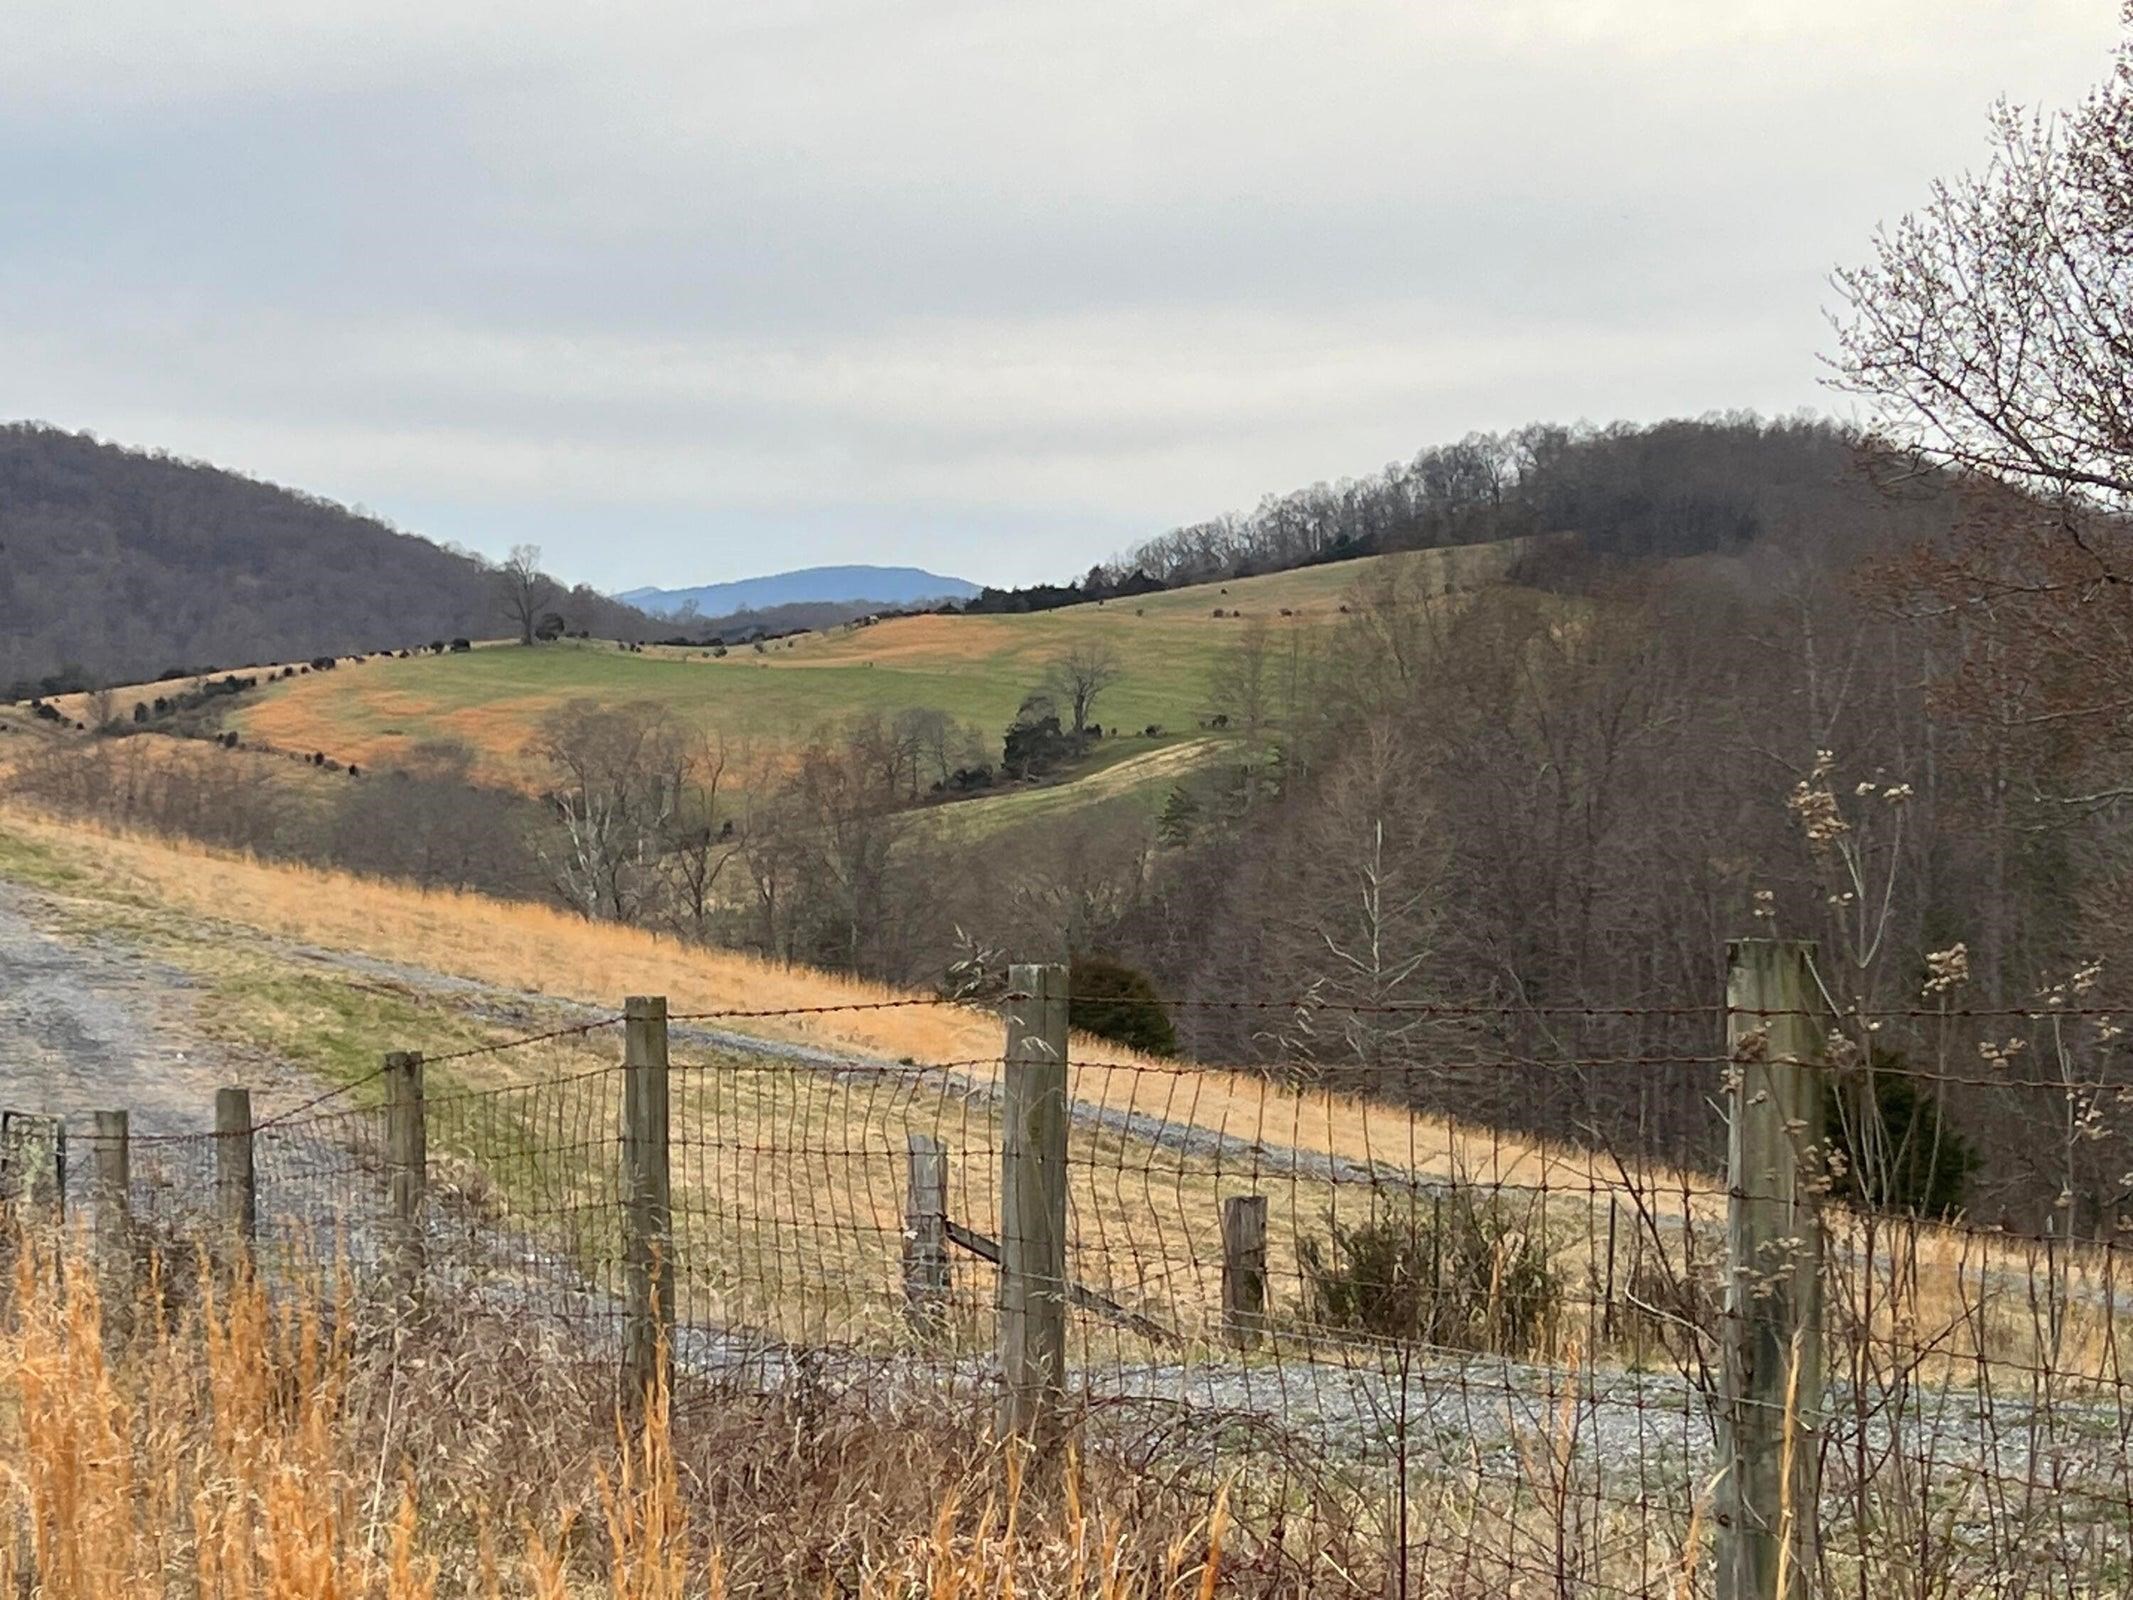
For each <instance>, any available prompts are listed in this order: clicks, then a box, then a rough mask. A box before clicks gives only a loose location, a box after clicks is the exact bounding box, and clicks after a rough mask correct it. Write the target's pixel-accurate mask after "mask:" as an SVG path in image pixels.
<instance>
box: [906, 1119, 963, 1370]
mask: <svg viewBox="0 0 2133 1600" xmlns="http://www.w3.org/2000/svg"><path fill="white" fill-rule="evenodd" d="M906 1161H907V1163H908V1165H907V1170H906V1176H905V1180H904V1314H905V1316H906V1317H907V1318H908V1319H909V1320H910V1323H911V1331H912V1332H914V1333H917V1334H920V1335H926V1336H930V1335H934V1334H938V1333H939V1332H940V1331H941V1330H942V1329H943V1328H944V1327H945V1326H946V1325H947V1321H948V1303H949V1294H950V1292H951V1290H952V1289H953V1287H954V1277H953V1273H952V1270H951V1269H950V1267H949V1265H948V1149H947V1146H945V1145H943V1144H942V1143H941V1142H940V1140H938V1139H936V1138H934V1137H933V1135H932V1134H930V1133H914V1134H912V1135H911V1136H910V1138H909V1140H908V1149H907V1150H906Z"/></svg>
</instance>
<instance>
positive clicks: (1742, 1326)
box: [1715, 939, 1827, 1600]
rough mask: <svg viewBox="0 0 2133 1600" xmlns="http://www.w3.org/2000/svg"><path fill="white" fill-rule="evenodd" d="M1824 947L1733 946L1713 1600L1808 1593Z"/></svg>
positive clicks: (1816, 1454)
mask: <svg viewBox="0 0 2133 1600" xmlns="http://www.w3.org/2000/svg"><path fill="white" fill-rule="evenodd" d="M1814 954H1815V950H1814V946H1813V945H1812V944H1811V943H1808V942H1805V941H1800V940H1775V939H1742V940H1737V941H1735V942H1734V943H1733V944H1732V945H1731V946H1730V947H1729V948H1728V950H1727V982H1726V1007H1727V1015H1726V1043H1727V1050H1728V1055H1729V1057H1730V1061H1729V1063H1728V1066H1727V1069H1726V1070H1727V1101H1728V1120H1729V1123H1730V1128H1729V1134H1728V1145H1727V1156H1728V1161H1727V1183H1728V1187H1729V1189H1730V1192H1731V1199H1730V1202H1729V1205H1728V1208H1727V1217H1726V1269H1727V1270H1726V1284H1725V1315H1724V1317H1723V1319H1722V1329H1723V1348H1722V1370H1723V1375H1724V1385H1725V1388H1724V1394H1723V1396H1722V1405H1721V1407H1720V1412H1719V1424H1720V1429H1719V1461H1720V1463H1721V1465H1722V1466H1723V1467H1724V1468H1725V1475H1724V1478H1723V1480H1722V1481H1721V1484H1720V1487H1719V1492H1718V1506H1717V1515H1716V1519H1715V1520H1716V1524H1717V1537H1716V1540H1715V1544H1716V1554H1717V1558H1718V1600H1809V1597H1810V1596H1812V1594H1813V1593H1814V1588H1815V1585H1816V1583H1817V1581H1818V1578H1819V1574H1818V1573H1817V1571H1816V1557H1817V1551H1818V1540H1817V1527H1818V1523H1819V1513H1820V1509H1821V1505H1820V1502H1821V1452H1822V1422H1823V1412H1822V1258H1823V1241H1822V1223H1821V1217H1820V1214H1819V1206H1820V1202H1821V1198H1822V1193H1823V1191H1824V1189H1825V1187H1826V1183H1825V1173H1826V1170H1827V1163H1826V1160H1825V1157H1824V1152H1823V1149H1822V1119H1823V1110H1822V1095H1823V1077H1824V1073H1823V1064H1822V1063H1823V1054H1824V1049H1823V1039H1824V1025H1823V1022H1822V1019H1821V1013H1822V1009H1823V1008H1822V1007H1821V1005H1820V1004H1819V1003H1818V1001H1817V998H1816V997H1817V995H1818V992H1819V991H1818V988H1817V985H1816V983H1815V977H1814Z"/></svg>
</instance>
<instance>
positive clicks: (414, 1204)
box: [385, 1050, 429, 1298]
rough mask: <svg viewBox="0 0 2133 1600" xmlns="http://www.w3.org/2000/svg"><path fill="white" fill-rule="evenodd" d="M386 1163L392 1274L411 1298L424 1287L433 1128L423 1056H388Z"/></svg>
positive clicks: (398, 1052)
mask: <svg viewBox="0 0 2133 1600" xmlns="http://www.w3.org/2000/svg"><path fill="white" fill-rule="evenodd" d="M385 1163H386V1170H387V1172H388V1173H389V1174H390V1179H391V1184H392V1208H393V1264H392V1265H393V1275H394V1277H395V1279H396V1280H397V1281H398V1284H399V1288H400V1292H401V1293H402V1294H403V1295H406V1296H408V1297H410V1298H412V1297H413V1296H415V1295H416V1294H418V1293H419V1292H420V1290H421V1287H422V1270H423V1262H424V1256H425V1254H426V1250H425V1242H426V1241H425V1232H426V1227H427V1211H428V1206H427V1196H428V1189H429V1129H428V1125H427V1120H426V1118H425V1116H424V1112H423V1104H422V1057H421V1056H419V1055H417V1054H415V1053H414V1052H412V1051H407V1050H395V1051H394V1052H393V1053H392V1054H391V1055H389V1056H387V1057H386V1058H385Z"/></svg>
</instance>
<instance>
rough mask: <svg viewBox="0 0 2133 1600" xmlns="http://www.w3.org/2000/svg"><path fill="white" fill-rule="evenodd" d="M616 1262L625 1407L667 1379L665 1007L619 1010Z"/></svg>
mask: <svg viewBox="0 0 2133 1600" xmlns="http://www.w3.org/2000/svg"><path fill="white" fill-rule="evenodd" d="M623 1019H624V1020H623V1058H622V1059H623V1072H622V1129H623V1132H622V1179H623V1213H622V1264H623V1274H624V1277H625V1280H626V1288H627V1291H628V1295H629V1307H628V1322H627V1326H626V1330H625V1336H624V1343H623V1366H624V1371H625V1373H626V1375H627V1379H628V1383H629V1396H630V1400H631V1403H632V1404H633V1405H642V1404H643V1403H645V1402H646V1401H647V1400H648V1399H649V1398H650V1397H651V1396H652V1395H653V1394H654V1393H655V1392H657V1391H659V1390H661V1389H671V1386H672V1384H673V1380H674V1352H673V1339H674V1205H673V1184H672V1177H671V1168H670V1166H669V1160H670V1155H669V1150H668V1144H667V1138H668V1117H667V1002H666V998H665V996H663V995H654V996H646V995H632V996H631V997H630V998H629V1000H628V1001H627V1002H626V1003H625V1004H624V1006H623Z"/></svg>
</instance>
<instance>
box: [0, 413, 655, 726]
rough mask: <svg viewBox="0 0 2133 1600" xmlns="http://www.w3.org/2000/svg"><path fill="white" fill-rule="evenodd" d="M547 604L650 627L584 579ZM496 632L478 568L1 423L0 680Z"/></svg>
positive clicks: (614, 628)
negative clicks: (582, 584) (582, 586)
mask: <svg viewBox="0 0 2133 1600" xmlns="http://www.w3.org/2000/svg"><path fill="white" fill-rule="evenodd" d="M552 606H553V609H554V610H555V611H556V612H558V613H559V614H560V615H561V616H562V617H563V618H564V619H565V620H566V622H567V623H568V625H569V626H570V627H571V628H572V629H580V628H589V629H592V630H593V631H595V632H598V633H601V634H604V635H608V636H617V635H626V636H633V637H634V636H638V635H641V634H645V633H647V632H649V631H650V630H651V624H649V623H648V622H647V621H646V620H645V619H644V618H643V617H642V616H640V615H639V614H638V613H636V612H634V611H632V610H630V609H629V608H627V607H625V606H619V605H616V604H615V603H614V602H612V601H610V600H606V599H604V598H602V597H601V596H599V595H597V594H594V593H593V592H592V591H590V590H587V589H579V590H577V591H575V592H572V593H569V594H558V595H557V596H556V597H555V599H554V600H553V602H552ZM509 627H510V623H509V622H508V620H507V618H506V616H505V614H504V611H503V608H502V605H501V600H500V594H499V588H498V583H497V580H496V577H495V575H494V574H492V573H491V572H489V571H488V570H486V569H485V568H484V567H483V566H482V565H481V564H480V563H479V562H477V561H476V560H474V559H472V558H471V557H468V556H464V555H459V554H456V553H454V552H452V551H448V550H445V549H442V548H440V547H439V546H437V545H435V544H432V543H430V542H429V541H428V540H426V539H421V538H417V537H415V536H414V535H412V534H407V533H401V532H399V531H398V530H396V529H393V528H390V527H387V526H386V525H385V524H383V523H381V522H378V521H376V520H374V519H372V518H370V517H364V516H358V515H356V514H355V513H354V512H352V511H349V510H348V509H347V508H346V507H343V506H339V505H335V504H333V503H332V502H330V501H326V500H321V499H318V498H316V497H315V496H312V495H307V494H304V493H302V492H300V491H298V490H293V489H284V488H280V487H278V486H276V485H274V484H269V483H261V482H259V481H258V480H256V479H252V478H247V477H244V476H241V475H240V474H238V473H234V472H225V471H223V470H221V469H219V468H216V467H211V466H206V465H203V464H201V463H198V462H190V461H181V460H177V459H175V458H173V457H170V456H164V455H155V454H149V453H145V452H142V451H137V450H129V449H123V448H121V447H119V446H117V445H113V444H106V443H103V442H101V441H99V440H97V439H95V438H92V437H90V436H88V435H85V434H73V433H63V432H60V431H58V430H56V429H51V428H45V427H40V426H37V425H34V424H14V425H9V426H6V427H0V691H5V689H6V688H7V686H9V685H12V684H17V683H20V682H22V681H23V680H28V681H29V682H30V683H32V684H34V683H35V682H36V680H38V679H41V678H44V677H46V676H48V675H52V674H63V675H66V676H68V677H79V676H83V675H86V676H87V677H89V678H93V679H96V680H99V681H102V680H116V681H128V680H135V679H140V678H145V677H153V676H155V675H156V674H157V673H160V672H164V671H166V670H169V669H171V668H174V667H183V668H187V669H196V668H207V667H229V666H234V665H237V664H240V663H243V662H249V661H271V660H276V659H281V658H287V657H300V656H311V655H328V654H341V653H348V652H354V651H369V650H381V649H386V648H389V647H390V648H397V647H400V646H403V645H411V644H415V643H418V642H427V641H429V640H431V639H433V638H440V637H442V638H451V637H454V636H456V635H462V634H465V635H475V636H479V635H485V634H487V635H493V634H496V633H499V632H504V631H507V629H508V628H509Z"/></svg>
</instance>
